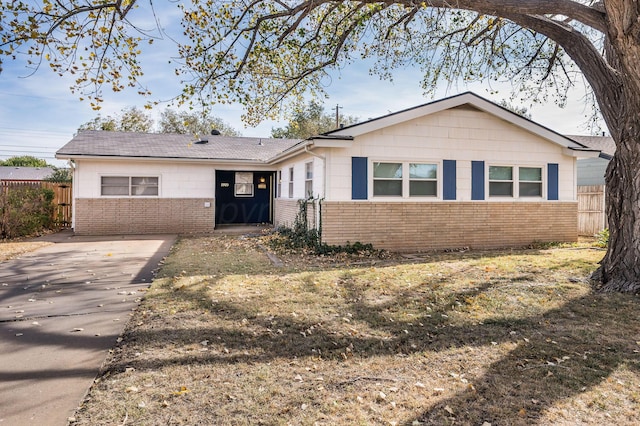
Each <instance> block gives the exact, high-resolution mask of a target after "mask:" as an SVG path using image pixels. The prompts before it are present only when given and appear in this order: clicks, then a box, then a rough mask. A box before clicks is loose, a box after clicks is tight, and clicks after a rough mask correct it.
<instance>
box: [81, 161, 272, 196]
mask: <svg viewBox="0 0 640 426" xmlns="http://www.w3.org/2000/svg"><path fill="white" fill-rule="evenodd" d="M77 163H78V164H77V169H76V175H75V176H74V193H75V194H74V195H75V197H77V198H99V197H101V195H100V182H101V177H102V176H158V177H159V193H158V197H160V198H213V197H214V195H215V172H216V169H219V170H244V171H252V170H259V169H264V170H272V169H273V167H255V166H253V165H231V166H230V165H216V164H202V163H191V162H177V161H135V160H126V161H124V160H121V161H100V160H95V161H94V160H82V161H78V162H77Z"/></svg>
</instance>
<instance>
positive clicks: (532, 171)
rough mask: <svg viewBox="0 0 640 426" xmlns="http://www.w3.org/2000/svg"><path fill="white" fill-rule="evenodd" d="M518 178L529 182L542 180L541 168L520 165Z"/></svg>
mask: <svg viewBox="0 0 640 426" xmlns="http://www.w3.org/2000/svg"><path fill="white" fill-rule="evenodd" d="M519 174H520V180H526V181H530V182H542V169H541V168H540V167H520V172H519Z"/></svg>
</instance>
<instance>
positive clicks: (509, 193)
mask: <svg viewBox="0 0 640 426" xmlns="http://www.w3.org/2000/svg"><path fill="white" fill-rule="evenodd" d="M489 195H490V196H494V197H513V184H512V183H511V182H489Z"/></svg>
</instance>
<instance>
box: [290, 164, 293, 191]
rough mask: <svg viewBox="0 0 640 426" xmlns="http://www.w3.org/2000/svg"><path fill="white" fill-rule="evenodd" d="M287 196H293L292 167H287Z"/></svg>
mask: <svg viewBox="0 0 640 426" xmlns="http://www.w3.org/2000/svg"><path fill="white" fill-rule="evenodd" d="M289 198H293V167H289Z"/></svg>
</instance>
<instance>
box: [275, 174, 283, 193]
mask: <svg viewBox="0 0 640 426" xmlns="http://www.w3.org/2000/svg"><path fill="white" fill-rule="evenodd" d="M280 197H282V170H278V173H277V174H276V198H280Z"/></svg>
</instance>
